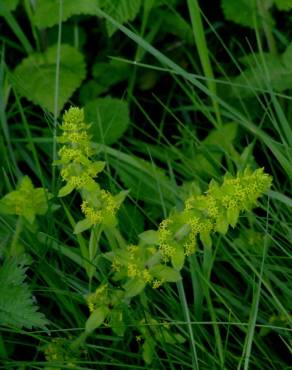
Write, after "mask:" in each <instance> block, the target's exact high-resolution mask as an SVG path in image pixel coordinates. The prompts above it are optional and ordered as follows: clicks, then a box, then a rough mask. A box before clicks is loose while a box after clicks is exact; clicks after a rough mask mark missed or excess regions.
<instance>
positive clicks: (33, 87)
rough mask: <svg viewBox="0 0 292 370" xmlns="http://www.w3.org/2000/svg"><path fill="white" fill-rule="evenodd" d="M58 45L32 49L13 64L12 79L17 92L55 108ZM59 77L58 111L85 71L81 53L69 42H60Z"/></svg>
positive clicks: (52, 109)
mask: <svg viewBox="0 0 292 370" xmlns="http://www.w3.org/2000/svg"><path fill="white" fill-rule="evenodd" d="M57 49H58V47H57V45H54V46H51V47H50V48H48V49H47V50H46V51H45V52H44V53H33V54H31V55H30V56H29V57H27V58H25V59H23V60H22V62H21V63H20V64H19V65H18V66H17V67H16V68H15V71H14V73H13V83H14V86H15V87H16V89H17V90H18V92H19V93H20V94H21V95H22V96H24V97H26V98H27V99H28V100H31V101H32V102H33V103H35V104H38V105H40V106H41V107H42V108H45V109H48V110H49V111H50V112H54V105H55V84H56V59H57ZM60 58H61V60H60V71H59V72H60V74H59V76H60V79H59V92H58V111H60V110H61V109H62V108H63V106H64V104H65V103H66V102H67V100H68V99H69V98H70V97H71V95H72V94H73V92H74V91H75V90H76V89H77V88H78V87H79V86H80V84H81V81H82V80H83V79H84V77H85V74H86V67H85V62H84V57H83V55H82V54H81V53H80V52H79V51H78V50H76V49H75V48H74V47H72V46H70V45H65V44H64V45H61V49H60Z"/></svg>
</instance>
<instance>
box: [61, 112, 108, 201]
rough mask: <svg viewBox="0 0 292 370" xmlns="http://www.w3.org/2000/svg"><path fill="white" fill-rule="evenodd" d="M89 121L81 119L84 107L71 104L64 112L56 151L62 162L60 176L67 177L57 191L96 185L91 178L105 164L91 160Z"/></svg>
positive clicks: (65, 193) (63, 193) (62, 191)
mask: <svg viewBox="0 0 292 370" xmlns="http://www.w3.org/2000/svg"><path fill="white" fill-rule="evenodd" d="M89 127H90V125H88V124H86V123H85V122H84V112H83V109H80V108H77V107H71V108H70V109H69V110H68V111H66V112H65V113H64V116H63V122H62V125H61V126H60V128H61V130H62V131H63V133H62V135H61V136H59V138H58V142H59V143H61V144H63V146H62V147H61V149H60V150H59V152H58V154H59V157H60V160H59V161H57V162H56V163H57V164H61V165H62V169H61V177H62V179H63V180H64V181H66V185H65V187H64V188H62V189H61V190H60V193H59V195H60V196H63V195H67V194H69V193H70V192H71V191H72V190H73V189H78V190H81V189H83V188H85V189H86V188H89V189H90V188H91V187H93V188H94V187H95V185H96V184H95V181H94V179H95V178H96V176H97V175H98V173H99V172H101V171H102V170H103V168H104V163H103V162H93V161H92V160H91V158H90V157H91V156H92V154H93V150H92V145H91V141H90V140H91V136H90V135H89V133H88V129H89Z"/></svg>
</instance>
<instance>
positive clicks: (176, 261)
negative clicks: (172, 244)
mask: <svg viewBox="0 0 292 370" xmlns="http://www.w3.org/2000/svg"><path fill="white" fill-rule="evenodd" d="M184 262H185V253H184V248H183V247H182V246H180V245H177V247H176V249H175V252H174V255H173V256H172V257H171V263H172V266H173V267H174V268H175V269H176V270H178V271H180V270H181V269H182V268H183V265H184Z"/></svg>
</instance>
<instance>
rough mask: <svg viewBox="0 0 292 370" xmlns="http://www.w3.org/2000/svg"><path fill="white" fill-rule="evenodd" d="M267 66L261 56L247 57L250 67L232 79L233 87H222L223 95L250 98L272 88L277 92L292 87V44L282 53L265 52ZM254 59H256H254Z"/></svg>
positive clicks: (245, 59)
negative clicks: (262, 61)
mask: <svg viewBox="0 0 292 370" xmlns="http://www.w3.org/2000/svg"><path fill="white" fill-rule="evenodd" d="M264 58H265V66H263V65H262V63H261V60H262V59H261V57H260V56H259V55H255V56H254V57H252V56H251V57H248V58H247V57H245V58H244V61H245V62H246V61H247V62H250V63H249V64H250V67H249V68H247V69H246V70H245V71H244V72H242V73H241V74H240V75H239V76H237V77H235V78H233V79H232V85H231V87H226V85H225V87H223V86H222V87H221V88H220V90H221V95H223V96H224V97H225V98H229V97H230V98H233V97H235V98H238V97H241V98H248V97H251V96H254V95H255V94H260V93H262V92H263V91H267V90H268V89H270V88H272V89H274V90H275V91H277V92H282V91H284V90H287V89H290V88H291V87H292V65H291V58H292V44H290V45H289V46H288V48H287V49H286V51H285V52H284V53H283V54H282V55H280V56H275V55H272V54H265V56H264ZM253 59H254V60H253Z"/></svg>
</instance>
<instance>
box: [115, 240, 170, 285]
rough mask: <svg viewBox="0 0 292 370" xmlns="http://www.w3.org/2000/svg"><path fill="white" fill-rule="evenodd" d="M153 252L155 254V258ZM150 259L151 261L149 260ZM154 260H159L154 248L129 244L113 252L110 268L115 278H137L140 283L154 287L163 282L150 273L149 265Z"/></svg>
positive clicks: (150, 265)
mask: <svg viewBox="0 0 292 370" xmlns="http://www.w3.org/2000/svg"><path fill="white" fill-rule="evenodd" d="M155 254H156V255H157V259H156V260H155V257H154V256H155ZM151 260H152V262H150V261H151ZM149 262H150V263H149ZM154 262H159V255H158V254H157V249H156V248H154V247H142V246H138V245H129V246H128V247H127V248H126V249H125V250H123V251H117V252H116V253H115V254H114V258H113V259H112V269H113V271H114V272H115V279H116V280H120V279H123V278H125V277H126V278H129V279H137V280H139V281H140V282H141V283H144V284H149V285H151V286H152V287H153V288H155V289H156V288H159V287H160V285H161V284H162V283H163V279H161V278H159V279H158V278H157V277H156V276H155V274H153V273H152V270H151V267H152V263H154Z"/></svg>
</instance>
